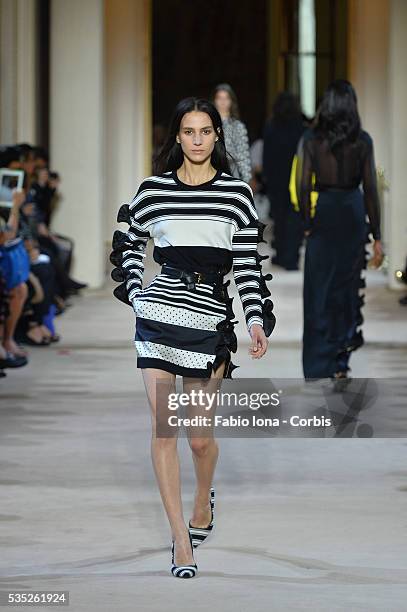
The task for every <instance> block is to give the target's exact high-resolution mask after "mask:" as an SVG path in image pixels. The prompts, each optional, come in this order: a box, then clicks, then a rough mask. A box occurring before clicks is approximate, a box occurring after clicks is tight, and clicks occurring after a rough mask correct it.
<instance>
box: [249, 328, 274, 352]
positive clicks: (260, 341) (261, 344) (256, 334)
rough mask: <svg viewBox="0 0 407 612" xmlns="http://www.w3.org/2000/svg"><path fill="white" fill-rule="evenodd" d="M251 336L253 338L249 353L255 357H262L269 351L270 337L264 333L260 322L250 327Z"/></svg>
mask: <svg viewBox="0 0 407 612" xmlns="http://www.w3.org/2000/svg"><path fill="white" fill-rule="evenodd" d="M249 333H250V336H251V338H252V344H251V346H250V349H249V353H250V355H251V356H252V358H253V359H260V357H263V355H264V353H265V352H266V351H267V346H268V343H269V341H268V339H267V337H266V334H265V333H264V329H263V327H262V326H261V325H259V324H258V323H253V325H252V326H251V327H250V331H249Z"/></svg>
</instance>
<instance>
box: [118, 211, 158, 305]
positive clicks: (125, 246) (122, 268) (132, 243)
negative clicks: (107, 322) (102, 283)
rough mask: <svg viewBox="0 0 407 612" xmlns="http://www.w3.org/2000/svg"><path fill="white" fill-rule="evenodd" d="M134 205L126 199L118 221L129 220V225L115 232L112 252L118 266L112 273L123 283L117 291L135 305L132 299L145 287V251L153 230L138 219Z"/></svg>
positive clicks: (121, 297) (123, 300) (122, 299)
mask: <svg viewBox="0 0 407 612" xmlns="http://www.w3.org/2000/svg"><path fill="white" fill-rule="evenodd" d="M133 208H134V207H133ZM133 208H132V207H131V205H129V204H126V203H125V204H122V205H121V207H120V209H119V211H118V213H117V221H118V222H119V223H127V224H128V225H129V229H128V231H127V232H122V231H121V230H116V231H115V232H114V234H113V240H112V252H111V253H110V262H111V263H112V264H113V265H114V266H115V267H114V268H113V270H112V271H111V277H112V279H113V280H114V281H115V282H118V283H120V285H119V286H118V287H116V288H115V289H114V291H113V295H114V296H115V297H116V298H117V299H118V300H120V301H121V302H123V303H124V304H128V305H129V306H133V303H132V300H133V299H134V298H135V297H136V295H137V293H138V292H139V291H140V290H141V288H142V283H143V273H144V258H145V256H146V254H145V251H146V246H147V242H148V240H149V238H150V234H149V232H148V231H146V230H145V229H144V228H143V227H142V226H141V225H140V223H138V222H137V220H136V218H135V215H134V212H133Z"/></svg>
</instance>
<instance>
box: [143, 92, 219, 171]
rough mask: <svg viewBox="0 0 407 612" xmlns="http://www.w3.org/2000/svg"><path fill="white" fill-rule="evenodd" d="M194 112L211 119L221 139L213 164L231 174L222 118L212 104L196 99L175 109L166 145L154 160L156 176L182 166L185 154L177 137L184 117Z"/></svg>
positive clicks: (192, 98) (214, 153) (184, 101)
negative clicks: (206, 115) (204, 114)
mask: <svg viewBox="0 0 407 612" xmlns="http://www.w3.org/2000/svg"><path fill="white" fill-rule="evenodd" d="M192 111H200V112H202V113H207V114H208V115H209V117H210V118H211V121H212V125H213V127H214V130H215V132H216V134H217V135H218V137H219V139H218V140H217V141H216V142H215V147H214V149H213V151H212V155H211V164H212V166H213V167H214V168H216V170H222V172H226V173H227V174H230V167H229V162H228V157H227V156H228V155H229V154H228V153H226V147H225V137H224V134H223V128H222V119H221V116H220V114H219V113H218V111H217V109H216V107H215V106H214V105H213V104H212V102H209V100H204V99H203V98H194V97H190V98H184V99H183V100H180V102H178V104H177V106H176V107H175V110H174V113H173V115H172V118H171V121H170V126H169V128H168V132H167V136H166V139H165V141H164V144H163V146H162V147H161V149H160V150H159V152H158V154H157V155H156V156H155V157H154V159H153V171H154V172H155V173H156V174H162V173H163V172H168V171H169V170H177V169H178V168H179V167H180V166H182V164H183V161H184V153H183V151H182V148H181V146H180V145H179V144H178V143H177V140H176V136H177V134H178V132H179V130H180V126H181V121H182V118H183V116H184V115H185V114H186V113H190V112H192Z"/></svg>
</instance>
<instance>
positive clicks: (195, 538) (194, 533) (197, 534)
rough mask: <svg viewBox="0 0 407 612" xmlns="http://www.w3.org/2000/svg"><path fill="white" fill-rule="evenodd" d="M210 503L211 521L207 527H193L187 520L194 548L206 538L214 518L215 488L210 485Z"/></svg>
mask: <svg viewBox="0 0 407 612" xmlns="http://www.w3.org/2000/svg"><path fill="white" fill-rule="evenodd" d="M210 504H211V513H212V518H211V522H210V523H209V525H208V526H207V527H193V526H192V525H191V521H189V533H190V535H191V537H192V546H193V547H194V548H196V547H197V546H199V545H200V544H202V542H204V541H205V540H206V538H207V537H208V535H209V534H210V533H211V531H212V529H213V518H214V516H213V511H214V509H215V489H214V488H213V487H211V496H210Z"/></svg>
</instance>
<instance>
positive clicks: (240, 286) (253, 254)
mask: <svg viewBox="0 0 407 612" xmlns="http://www.w3.org/2000/svg"><path fill="white" fill-rule="evenodd" d="M244 197H245V198H246V199H247V208H245V216H246V219H245V221H244V222H242V226H241V227H239V229H238V230H236V232H235V233H234V235H233V239H232V249H233V253H232V256H233V276H234V279H235V283H236V287H237V290H238V292H239V297H240V300H241V302H242V306H243V312H244V315H245V319H246V325H247V329H248V330H249V331H250V328H251V327H252V326H253V325H254V324H257V325H260V326H261V327H263V328H264V327H265V321H264V316H266V318H267V321H266V322H267V328H268V329H267V331H266V333H267V335H270V333H271V331H272V329H273V327H274V320H275V317H274V314H273V313H272V312H271V311H272V309H273V304H272V302H271V301H270V300H266V302H265V303H264V304H263V302H262V298H264V297H267V296H269V295H270V291H269V290H268V287H267V285H266V281H267V280H270V279H271V278H272V276H271V274H270V275H266V276H263V273H262V266H261V260H262V259H263V258H266V257H267V256H263V257H262V256H261V255H260V254H259V253H258V243H259V242H260V241H261V240H262V233H263V232H262V229H264V224H262V223H259V220H258V214H257V211H256V208H255V205H254V201H253V193H252V190H251V188H250V187H249V186H247V189H245V196H244ZM270 329H271V331H270Z"/></svg>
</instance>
